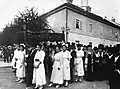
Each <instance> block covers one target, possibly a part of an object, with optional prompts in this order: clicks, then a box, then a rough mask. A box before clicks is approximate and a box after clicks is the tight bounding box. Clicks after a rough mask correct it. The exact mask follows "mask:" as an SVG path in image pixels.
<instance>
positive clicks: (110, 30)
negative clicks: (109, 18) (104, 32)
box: [109, 29, 113, 39]
mask: <svg viewBox="0 0 120 89" xmlns="http://www.w3.org/2000/svg"><path fill="white" fill-rule="evenodd" d="M112 35H113V30H112V29H109V38H110V39H112Z"/></svg>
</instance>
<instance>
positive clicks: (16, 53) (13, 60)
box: [11, 49, 19, 68]
mask: <svg viewBox="0 0 120 89" xmlns="http://www.w3.org/2000/svg"><path fill="white" fill-rule="evenodd" d="M18 56H19V50H17V49H16V50H15V51H14V56H13V58H12V62H11V66H12V67H13V68H16V66H15V64H16V59H15V58H17V57H18Z"/></svg>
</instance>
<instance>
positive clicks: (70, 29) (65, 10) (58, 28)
mask: <svg viewBox="0 0 120 89" xmlns="http://www.w3.org/2000/svg"><path fill="white" fill-rule="evenodd" d="M90 10H91V8H90V7H87V9H86V10H85V9H82V8H81V7H78V6H76V5H73V4H72V3H64V4H63V5H61V6H59V7H57V8H55V9H53V10H51V11H49V12H48V13H45V14H43V15H42V16H43V17H45V18H47V20H48V22H49V25H50V26H51V28H52V29H53V30H54V31H55V32H57V33H62V32H63V31H64V34H65V40H66V41H67V42H76V41H79V42H80V43H82V44H85V45H87V44H88V43H89V42H92V44H93V45H94V46H95V45H98V44H100V43H102V44H104V45H114V44H118V43H120V26H119V25H117V24H115V23H113V22H111V21H108V20H106V19H104V18H102V17H100V16H98V15H95V14H93V13H91V12H90Z"/></svg>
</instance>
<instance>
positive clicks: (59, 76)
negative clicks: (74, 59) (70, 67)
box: [51, 52, 63, 84]
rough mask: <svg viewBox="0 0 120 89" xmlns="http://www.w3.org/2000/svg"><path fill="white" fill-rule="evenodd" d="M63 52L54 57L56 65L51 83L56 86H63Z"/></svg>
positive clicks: (54, 65)
mask: <svg viewBox="0 0 120 89" xmlns="http://www.w3.org/2000/svg"><path fill="white" fill-rule="evenodd" d="M60 55H61V52H59V53H56V54H55V56H54V64H53V70H52V75H51V82H53V83H55V84H63V67H62V63H61V62H62V61H61V58H60Z"/></svg>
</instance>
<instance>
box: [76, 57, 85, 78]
mask: <svg viewBox="0 0 120 89" xmlns="http://www.w3.org/2000/svg"><path fill="white" fill-rule="evenodd" d="M79 60H80V62H79V63H78V64H77V65H75V70H76V71H75V75H77V76H84V66H83V61H82V59H79Z"/></svg>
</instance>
